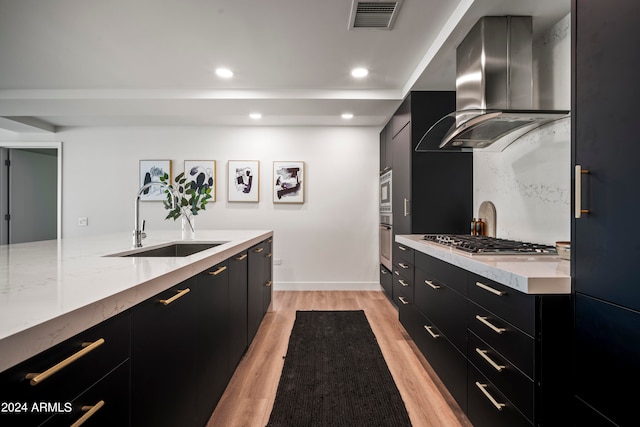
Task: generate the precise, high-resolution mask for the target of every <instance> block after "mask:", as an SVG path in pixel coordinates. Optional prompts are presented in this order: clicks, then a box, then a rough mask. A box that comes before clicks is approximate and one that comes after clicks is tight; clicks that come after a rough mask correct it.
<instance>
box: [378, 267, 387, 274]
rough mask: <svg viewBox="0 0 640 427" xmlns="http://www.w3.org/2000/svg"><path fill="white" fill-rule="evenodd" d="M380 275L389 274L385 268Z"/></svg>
mask: <svg viewBox="0 0 640 427" xmlns="http://www.w3.org/2000/svg"><path fill="white" fill-rule="evenodd" d="M380 274H389V273H387V270H385V269H384V268H381V269H380Z"/></svg>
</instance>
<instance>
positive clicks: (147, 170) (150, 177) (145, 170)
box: [140, 160, 173, 201]
mask: <svg viewBox="0 0 640 427" xmlns="http://www.w3.org/2000/svg"><path fill="white" fill-rule="evenodd" d="M165 173H166V174H168V175H169V180H171V179H173V176H172V175H171V160H140V188H142V186H144V185H146V184H148V183H150V182H160V177H161V176H162V175H164V174H165ZM166 197H167V196H166V194H165V192H164V190H163V189H162V188H161V187H160V186H159V185H152V186H151V187H149V188H147V189H146V190H145V191H144V192H143V193H142V194H141V195H140V200H145V201H163V200H165V199H166Z"/></svg>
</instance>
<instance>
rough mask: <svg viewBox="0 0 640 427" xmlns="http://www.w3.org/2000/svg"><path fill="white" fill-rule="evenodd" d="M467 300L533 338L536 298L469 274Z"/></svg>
mask: <svg viewBox="0 0 640 427" xmlns="http://www.w3.org/2000/svg"><path fill="white" fill-rule="evenodd" d="M469 299H471V300H472V301H473V302H475V303H477V304H479V305H481V306H483V307H484V308H486V309H487V310H489V311H490V312H492V313H494V314H495V315H497V316H499V317H502V318H503V319H504V320H506V321H507V322H509V323H511V324H512V325H515V326H517V327H518V328H520V329H522V330H523V331H524V332H526V333H528V334H529V335H531V336H533V335H534V333H535V308H536V296H535V295H527V294H524V293H522V292H519V291H516V290H515V289H512V288H509V287H508V286H504V285H502V284H500V283H498V282H494V281H493V280H489V279H486V278H484V277H481V276H478V275H477V274H473V273H469Z"/></svg>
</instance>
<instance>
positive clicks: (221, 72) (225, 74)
mask: <svg viewBox="0 0 640 427" xmlns="http://www.w3.org/2000/svg"><path fill="white" fill-rule="evenodd" d="M216 74H217V75H218V77H222V78H223V79H230V78H231V77H233V71H231V70H230V69H228V68H216Z"/></svg>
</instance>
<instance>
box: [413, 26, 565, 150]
mask: <svg viewBox="0 0 640 427" xmlns="http://www.w3.org/2000/svg"><path fill="white" fill-rule="evenodd" d="M532 37H533V36H532V19H531V17H530V16H485V17H483V18H481V19H480V20H479V21H478V22H477V23H476V24H475V25H474V27H473V28H472V29H471V31H469V34H467V36H466V37H465V39H464V40H463V41H462V42H461V43H460V44H459V45H458V48H457V49H456V111H454V112H453V113H451V114H448V115H447V116H445V117H443V118H442V119H440V120H439V121H438V122H436V123H435V124H434V125H433V126H432V127H431V128H430V129H429V130H428V131H427V133H425V135H424V136H423V137H422V139H421V140H420V142H419V143H418V145H417V146H416V151H434V150H442V149H449V150H452V149H453V150H458V151H459V150H470V149H474V148H476V149H481V148H482V149H484V148H485V147H490V148H487V150H488V151H502V150H504V149H505V148H506V147H507V146H508V145H510V144H511V143H512V142H514V141H515V140H516V139H518V138H520V137H521V136H522V135H524V134H525V133H528V132H530V131H531V130H533V129H536V128H538V127H540V126H543V125H545V124H547V123H551V122H553V121H556V120H559V119H563V118H565V117H569V114H570V111H568V110H560V111H559V110H536V109H534V108H533V54H532V50H533V44H532ZM494 143H495V144H494Z"/></svg>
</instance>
